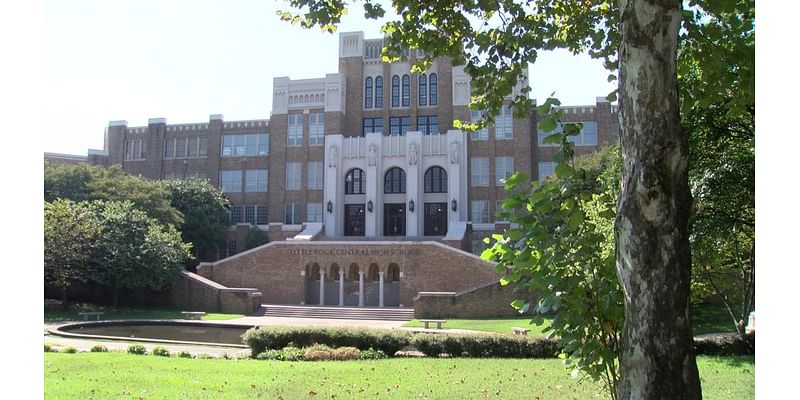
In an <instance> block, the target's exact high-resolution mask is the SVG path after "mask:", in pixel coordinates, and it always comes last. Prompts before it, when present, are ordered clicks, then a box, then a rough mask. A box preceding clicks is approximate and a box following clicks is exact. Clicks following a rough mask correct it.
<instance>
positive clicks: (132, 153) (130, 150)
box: [125, 139, 147, 160]
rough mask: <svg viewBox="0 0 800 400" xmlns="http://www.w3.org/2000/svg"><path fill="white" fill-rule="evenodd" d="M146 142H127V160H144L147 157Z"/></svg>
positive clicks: (139, 140)
mask: <svg viewBox="0 0 800 400" xmlns="http://www.w3.org/2000/svg"><path fill="white" fill-rule="evenodd" d="M146 146H147V145H146V144H145V143H144V140H142V139H138V140H128V141H125V160H144V159H145V158H146V157H147V150H146V149H145V147H146Z"/></svg>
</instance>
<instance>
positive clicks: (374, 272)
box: [367, 264, 380, 282]
mask: <svg viewBox="0 0 800 400" xmlns="http://www.w3.org/2000/svg"><path fill="white" fill-rule="evenodd" d="M379 277H380V274H379V273H378V264H370V265H369V270H368V271H367V281H372V282H377V281H378V278H379Z"/></svg>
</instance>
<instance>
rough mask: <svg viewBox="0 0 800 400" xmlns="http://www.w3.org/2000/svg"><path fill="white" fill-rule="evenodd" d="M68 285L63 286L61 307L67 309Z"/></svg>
mask: <svg viewBox="0 0 800 400" xmlns="http://www.w3.org/2000/svg"><path fill="white" fill-rule="evenodd" d="M67 287H68V286H67V285H62V286H61V309H62V310H64V311H67V310H68V309H69V302H68V301H67Z"/></svg>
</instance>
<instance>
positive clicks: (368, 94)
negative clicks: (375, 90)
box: [364, 77, 372, 108]
mask: <svg viewBox="0 0 800 400" xmlns="http://www.w3.org/2000/svg"><path fill="white" fill-rule="evenodd" d="M364 108H372V77H367V80H366V81H364Z"/></svg>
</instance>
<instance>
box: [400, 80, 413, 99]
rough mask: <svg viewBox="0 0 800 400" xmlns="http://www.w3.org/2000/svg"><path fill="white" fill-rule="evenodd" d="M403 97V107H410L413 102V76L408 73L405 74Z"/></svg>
mask: <svg viewBox="0 0 800 400" xmlns="http://www.w3.org/2000/svg"><path fill="white" fill-rule="evenodd" d="M402 81H403V98H402V102H401V104H402V105H403V107H408V105H409V104H410V103H411V78H409V76H408V75H403V80H402Z"/></svg>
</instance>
